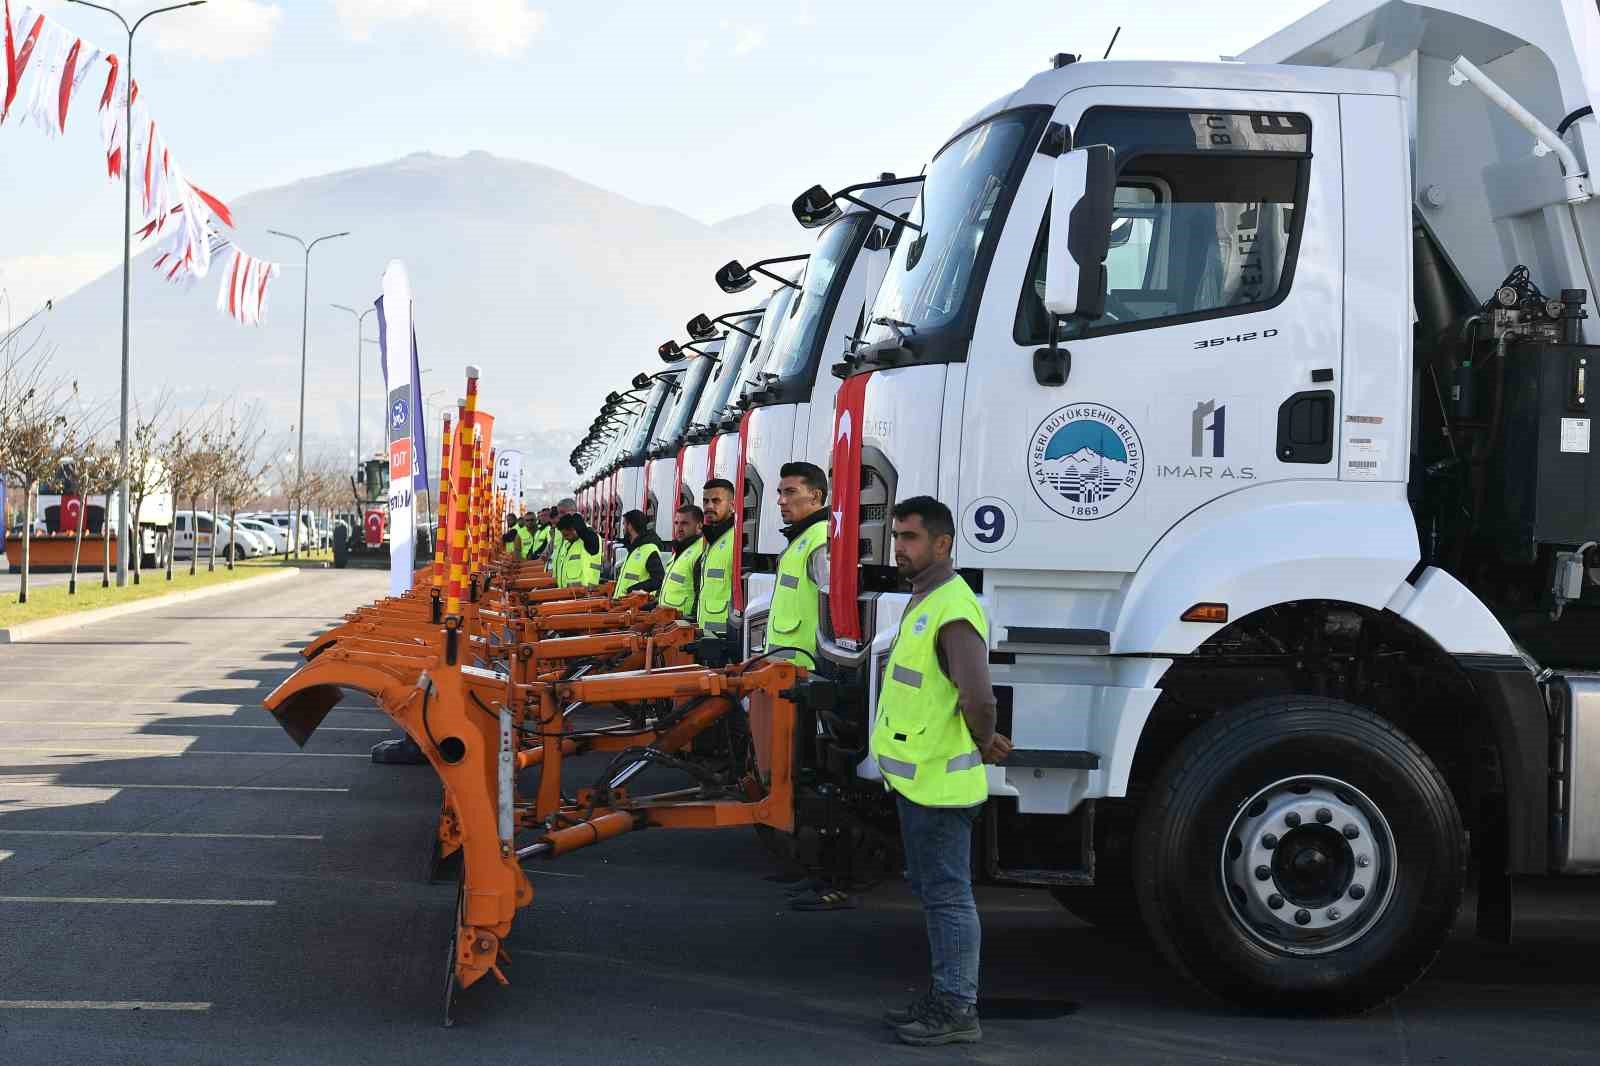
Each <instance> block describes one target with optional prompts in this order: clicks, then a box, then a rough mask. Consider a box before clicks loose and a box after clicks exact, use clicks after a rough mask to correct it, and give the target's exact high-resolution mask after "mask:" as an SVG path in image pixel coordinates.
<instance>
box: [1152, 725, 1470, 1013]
mask: <svg viewBox="0 0 1600 1066" xmlns="http://www.w3.org/2000/svg"><path fill="white" fill-rule="evenodd" d="M1134 859H1135V861H1134V873H1135V887H1136V890H1137V892H1138V898H1139V905H1140V909H1141V911H1142V913H1143V916H1144V921H1145V925H1146V927H1147V928H1148V929H1149V932H1150V936H1151V939H1152V940H1154V942H1155V943H1156V945H1157V947H1159V948H1160V949H1161V951H1162V953H1163V954H1164V955H1166V957H1167V958H1168V959H1169V960H1170V961H1171V962H1172V963H1173V965H1174V966H1175V967H1177V969H1178V970H1179V971H1180V972H1182V973H1183V974H1184V975H1185V976H1187V977H1188V978H1190V979H1191V980H1193V981H1194V982H1195V983H1197V984H1199V985H1200V986H1201V987H1203V988H1205V989H1207V990H1208V991H1210V992H1212V993H1214V994H1215V995H1217V996H1219V997H1221V998H1223V999H1226V1000H1230V1001H1232V1002H1235V1003H1238V1004H1241V1005H1244V1006H1248V1007H1252V1008H1268V1009H1272V1010H1285V1011H1292V1012H1303V1013H1319V1014H1329V1013H1346V1012H1356V1011H1363V1010H1369V1009H1371V1008H1373V1007H1376V1006H1378V1005H1380V1004H1382V1003H1385V1002H1387V1001H1388V1000H1390V999H1392V998H1394V997H1395V996H1397V995H1399V994H1400V992H1402V991H1403V990H1404V989H1405V988H1406V987H1407V986H1408V985H1410V984H1411V983H1412V982H1413V981H1415V980H1416V979H1417V978H1419V977H1421V976H1422V974H1423V973H1424V972H1426V971H1427V969H1428V967H1429V966H1430V965H1431V964H1432V963H1433V960H1434V959H1435V958H1436V957H1437V956H1438V954H1439V950H1440V948H1441V947H1443V945H1444V942H1445V940H1446V938H1447V937H1448V936H1449V934H1450V930H1451V927H1452V926H1453V924H1454V922H1455V918H1456V912H1457V910H1458V909H1459V908H1460V905H1461V894H1462V889H1463V886H1464V885H1465V882H1466V864H1467V845H1466V840H1465V834H1464V832H1463V830H1462V826H1461V815H1460V812H1459V811H1458V810H1457V809H1456V804H1455V799H1454V797H1453V796H1452V795H1451V792H1450V787H1449V785H1448V784H1447V783H1446V782H1445V780H1444V778H1443V776H1442V775H1441V774H1440V773H1439V771H1438V769H1437V768H1436V767H1435V766H1434V765H1433V762H1432V761H1431V760H1430V759H1429V758H1428V757H1427V755H1426V754H1424V753H1423V751H1422V750H1421V749H1420V748H1418V747H1417V746H1416V744H1414V743H1413V742H1412V741H1411V740H1410V739H1409V738H1408V737H1406V736H1405V734H1403V733H1402V732H1401V731H1400V730H1399V729H1397V728H1396V727H1395V726H1394V725H1393V724H1392V723H1390V722H1387V721H1385V720H1384V719H1382V718H1379V717H1378V716H1377V715H1375V714H1372V713H1371V712H1370V711H1366V710H1363V709H1362V708H1360V707H1356V706H1353V705H1351V704H1348V703H1342V702H1340V701H1338V700H1331V699H1323V698H1319V697H1315V696H1278V697H1271V698H1267V699H1262V700H1256V701H1252V702H1251V703H1248V704H1245V705H1244V706H1243V707H1240V708H1239V709H1237V710H1236V711H1234V712H1231V713H1229V714H1225V715H1223V716H1221V717H1219V718H1217V719H1215V720H1213V721H1211V722H1209V723H1207V724H1206V725H1205V726H1203V727H1201V728H1200V729H1199V730H1197V731H1196V732H1195V733H1194V734H1192V735H1191V736H1189V737H1188V738H1187V739H1186V740H1185V741H1184V742H1183V743H1182V744H1181V745H1180V746H1179V747H1178V750H1177V751H1175V752H1174V753H1173V754H1172V756H1171V757H1170V758H1169V759H1168V761H1167V763H1166V765H1165V766H1164V767H1163V768H1162V770H1161V772H1160V774H1159V776H1158V777H1157V779H1156V781H1155V783H1154V787H1153V788H1152V789H1151V791H1150V795H1149V799H1148V801H1147V805H1146V807H1145V810H1144V811H1143V813H1142V815H1141V817H1140V822H1139V829H1138V834H1137V837H1136V844H1135V856H1134Z"/></svg>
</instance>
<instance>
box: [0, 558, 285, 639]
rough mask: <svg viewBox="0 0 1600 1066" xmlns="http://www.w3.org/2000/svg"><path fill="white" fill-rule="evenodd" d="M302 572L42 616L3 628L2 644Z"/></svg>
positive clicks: (0, 630) (283, 573)
mask: <svg viewBox="0 0 1600 1066" xmlns="http://www.w3.org/2000/svg"><path fill="white" fill-rule="evenodd" d="M299 572H300V571H299V569H298V568H296V567H289V568H288V569H286V570H279V571H277V572H276V573H271V574H262V575H261V576H260V577H250V578H245V579H244V580H242V581H231V582H229V583H227V584H224V585H212V586H211V587H210V588H203V589H186V590H184V591H182V592H169V593H167V594H166V595H165V596H151V597H150V598H148V599H143V600H137V601H135V602H133V603H119V604H116V605H115V606H112V607H100V608H96V609H95V610H93V611H77V612H75V613H73V614H64V615H60V616H58V617H56V618H41V619H39V620H38V621H37V622H23V623H22V624H20V625H14V626H12V627H11V628H9V629H0V644H20V643H22V642H23V641H27V640H31V639H33V638H34V637H42V636H46V635H48V634H50V633H60V632H62V631H64V630H68V629H77V628H79V627H81V626H86V625H93V624H94V623H95V622H104V621H106V620H107V619H111V618H120V617H122V616H123V615H125V614H138V613H139V612H141V611H154V610H157V609H159V608H161V607H170V606H172V605H173V604H175V603H188V602H190V601H191V600H203V599H205V598H207V597H208V596H220V595H221V594H222V593H224V592H233V591H235V590H236V589H247V588H259V587H261V586H262V585H266V584H270V583H271V582H274V581H284V580H287V579H288V578H291V577H294V576H295V575H296V574H298V573H299Z"/></svg>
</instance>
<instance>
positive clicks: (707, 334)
mask: <svg viewBox="0 0 1600 1066" xmlns="http://www.w3.org/2000/svg"><path fill="white" fill-rule="evenodd" d="M685 328H686V329H687V330H688V331H689V336H691V337H693V338H694V339H695V340H697V341H705V340H710V339H711V338H712V337H713V336H714V335H715V334H716V332H717V327H716V326H714V325H712V324H711V316H710V315H704V314H700V315H695V316H694V317H693V318H691V319H690V320H689V324H688V326H686V327H685Z"/></svg>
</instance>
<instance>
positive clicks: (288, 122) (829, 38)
mask: <svg viewBox="0 0 1600 1066" xmlns="http://www.w3.org/2000/svg"><path fill="white" fill-rule="evenodd" d="M111 2H116V0H111ZM21 6H22V5H21V3H20V2H19V0H12V7H13V9H14V10H19V9H20V7H21ZM43 6H44V8H45V9H46V10H47V11H48V12H49V13H50V14H51V15H52V16H53V17H55V18H56V19H58V20H59V21H60V22H62V23H63V24H65V25H67V26H68V27H69V28H71V29H74V30H76V31H78V32H80V33H82V34H83V35H85V36H86V37H89V38H90V39H91V40H93V41H95V42H96V43H97V44H99V45H100V46H101V47H104V48H108V49H113V50H116V51H118V52H120V51H122V49H123V44H122V37H121V33H122V31H121V29H120V28H119V27H118V26H117V25H116V23H115V20H114V19H112V18H111V17H110V16H109V15H106V14H102V13H100V12H96V11H92V10H88V9H84V8H79V7H72V6H69V5H67V4H65V3H63V2H60V0H52V2H47V3H45V4H44V5H43ZM120 6H121V8H122V9H123V10H124V11H126V12H129V13H131V14H139V13H142V12H144V11H147V10H150V9H151V8H154V7H157V6H160V5H159V4H158V3H156V2H153V0H132V2H128V0H124V2H122V3H121V4H120ZM1315 6H1316V5H1315V4H1314V3H1310V2H1307V0H1279V2H1267V0H1202V2H1199V3H1187V4H1174V3H1171V2H1155V0H1124V2H1121V3H1114V4H1103V5H1093V6H1092V7H1091V6H1090V5H1081V4H1066V3H1061V2H1060V0H1054V2H1045V0H994V2H990V3H984V4H976V3H971V2H966V0H962V2H956V3H947V2H940V0H931V2H930V0H920V2H913V0H812V2H809V3H808V2H802V0H791V2H787V3H780V4H764V3H749V2H746V3H742V4H735V3H725V2H713V0H703V2H660V0H654V2H645V0H622V2H610V3H608V2H604V0H600V2H594V0H589V2H583V3H579V2H570V3H569V2H564V0H212V2H211V3H210V4H209V5H208V6H207V7H203V8H195V9H191V10H185V11H178V12H174V13H171V14H166V15H160V16H157V17H156V18H155V19H152V20H151V21H150V22H149V23H147V24H146V26H145V28H144V29H142V30H141V31H140V35H139V38H138V41H139V46H138V49H137V50H136V52H135V57H134V58H135V73H136V74H137V76H138V79H139V82H140V85H141V92H142V94H143V95H144V98H145V99H147V100H148V101H149V103H150V108H151V114H152V116H153V117H154V118H155V119H156V122H157V124H158V125H159V126H160V128H161V129H162V130H163V131H164V135H165V137H166V140H167V143H168V145H169V147H170V149H171V151H172V154H173V156H174V157H175V158H177V159H179V160H180V161H181V162H182V164H183V167H184V170H185V172H186V174H187V176H188V177H189V178H190V179H191V180H192V181H194V182H195V183H196V184H198V185H201V186H203V187H205V188H207V189H209V190H210V191H212V192H214V193H216V194H218V195H220V196H222V197H224V198H228V197H233V196H239V195H241V194H243V193H247V192H250V191H252V190H255V189H259V188H263V187H267V186H273V185H279V184H283V183H285V182H289V181H292V180H294V179H296V178H301V177H306V176H310V175H315V174H321V173H325V172H327V171H331V170H338V169H341V168H346V167H355V166H361V165H365V164H370V163H376V162H381V161H384V160H388V159H392V158H394V157H397V156H402V155H405V154H407V153H410V152H414V151H419V150H426V151H433V152H438V153H441V154H446V155H459V154H461V153H464V152H466V151H469V150H472V149H484V150H486V151H489V152H492V153H495V154H499V155H505V156H512V157H516V158H521V159H529V160H534V161H537V162H541V163H545V164H548V165H550V166H554V167H557V168H560V169H562V170H565V171H567V172H569V173H571V174H573V175H575V176H577V177H579V178H581V179H583V180H586V181H589V182H592V183H594V184H596V185H600V186H603V187H606V188H608V189H612V190H614V191H616V192H620V193H622V194H624V195H625V196H629V197H631V198H633V199H636V200H640V201H644V202H649V203H658V204H665V205H667V206H670V207H674V208H677V209H678V210H681V211H683V212H685V213H687V214H690V215H693V216H695V217H697V218H700V219H702V220H705V221H716V220H719V219H722V218H726V217H728V216H731V215H736V214H740V213H742V212H745V211H749V210H752V209H754V208H756V207H759V206H761V205H763V204H768V203H785V204H787V203H788V202H789V201H790V200H791V199H792V198H793V197H794V196H795V195H796V194H797V193H798V192H800V190H801V189H803V188H805V187H807V186H808V185H810V184H812V183H813V182H817V181H820V182H823V183H825V184H829V185H842V184H846V183H849V182H852V181H859V180H863V179H866V178H870V177H873V176H876V174H877V173H878V172H879V171H884V170H892V171H895V172H897V173H915V172H916V171H917V170H919V169H920V168H921V166H922V165H923V163H924V162H925V161H926V159H927V157H928V155H929V154H930V153H931V152H932V151H933V150H934V149H935V148H937V147H938V146H939V145H940V144H941V143H942V142H943V141H944V140H945V139H946V138H947V137H948V136H949V135H950V133H952V132H953V131H954V129H955V127H956V125H957V124H958V123H959V122H960V121H961V120H962V119H963V118H964V117H966V116H967V115H969V114H971V113H972V112H973V111H975V110H976V109H978V108H979V107H981V106H982V105H984V104H985V103H987V102H988V101H990V100H992V99H994V98H995V97H997V96H999V95H1001V94H1003V93H1006V92H1009V91H1010V90H1012V89H1013V88H1015V87H1017V86H1018V85H1020V84H1021V83H1022V82H1023V81H1024V80H1026V78H1028V77H1029V76H1030V75H1032V74H1033V73H1035V72H1036V71H1038V70H1041V69H1043V68H1044V66H1045V64H1046V60H1047V58H1048V56H1049V55H1050V54H1052V53H1054V52H1059V51H1070V52H1083V53H1091V54H1093V55H1094V56H1099V54H1100V53H1101V52H1103V51H1104V49H1105V46H1106V43H1107V42H1108V41H1109V40H1110V38H1111V34H1112V31H1113V30H1114V29H1115V27H1116V26H1117V25H1118V24H1119V23H1121V24H1122V26H1123V30H1122V36H1121V39H1120V40H1119V41H1118V42H1117V46H1116V51H1115V53H1114V55H1115V56H1116V57H1117V58H1129V59H1131V58H1190V59H1215V58H1216V57H1217V56H1218V55H1226V54H1232V53H1234V52H1238V51H1241V50H1243V49H1244V48H1245V47H1246V46H1248V45H1249V44H1252V43H1254V42H1255V41H1258V40H1260V39H1261V38H1263V37H1265V36H1266V35H1268V34H1269V33H1271V32H1273V31H1275V30H1277V29H1278V28H1280V27H1281V26H1283V25H1286V24H1287V23H1288V22H1290V21H1293V20H1294V19H1295V18H1298V17H1299V16H1301V15H1303V14H1304V13H1306V12H1307V11H1309V10H1311V9H1312V8H1313V7H1315ZM86 102H87V103H88V106H87V107H85V106H83V105H84V104H85V103H86ZM76 106H77V108H78V110H77V111H76V113H75V115H74V118H73V120H72V121H69V129H68V134H67V136H66V137H64V138H60V139H57V140H49V139H47V138H45V137H44V136H43V135H42V134H41V133H40V132H39V131H37V130H36V129H34V128H33V127H31V126H28V127H21V126H19V125H18V123H17V120H16V118H15V117H13V118H12V119H11V120H10V121H9V122H8V123H7V124H6V125H5V126H4V127H0V189H4V191H5V194H4V196H3V197H0V287H3V288H9V289H10V290H11V293H12V296H13V300H14V302H15V303H16V304H17V305H22V306H29V305H33V304H35V303H36V302H37V301H38V300H41V299H43V298H44V297H46V296H61V295H65V293H66V292H67V291H70V289H72V288H73V287H75V286H76V285H78V284H81V283H82V282H83V281H85V280H87V279H88V278H89V277H92V276H93V275H95V274H97V273H99V271H101V270H103V269H105V268H107V267H109V266H112V265H114V264H116V263H117V262H119V261H120V257H121V245H120V240H121V238H120V236H119V229H118V226H119V223H120V217H121V208H122V202H121V196H120V189H119V188H118V187H117V185H116V184H115V183H112V182H108V181H107V180H106V178H105V172H104V167H103V162H102V153H101V147H100V129H99V122H98V120H97V116H96V115H95V113H94V110H93V101H91V100H89V98H88V96H87V95H85V96H84V97H80V98H79V101H78V104H77V105H76ZM396 221H397V224H398V223H399V222H400V221H401V220H400V219H397V220H396ZM280 225H281V227H282V228H285V229H291V230H292V229H293V228H294V227H295V220H294V219H283V220H282V221H281V223H280ZM248 250H250V251H255V252H257V253H258V254H266V255H271V254H274V250H273V249H270V248H253V249H248ZM279 254H281V251H280V252H279ZM195 298H196V299H208V298H209V286H206V287H204V288H203V289H202V290H197V292H196V295H195Z"/></svg>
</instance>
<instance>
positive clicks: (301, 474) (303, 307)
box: [267, 229, 360, 555]
mask: <svg viewBox="0 0 1600 1066" xmlns="http://www.w3.org/2000/svg"><path fill="white" fill-rule="evenodd" d="M267 232H268V233H270V234H272V235H273V236H274V237H286V238H288V239H289V240H291V241H294V242H295V243H296V244H298V245H299V246H300V247H301V249H302V250H303V251H304V252H305V253H306V276H305V286H304V288H303V290H302V292H301V296H300V421H299V423H298V425H297V428H298V430H299V432H300V439H299V442H298V443H297V444H296V445H295V461H294V491H295V496H296V500H295V506H296V507H297V508H298V506H299V503H300V501H299V499H298V497H299V494H300V491H301V487H302V486H301V483H302V482H303V481H304V480H305V465H306V464H305V452H306V317H307V315H309V314H310V311H311V249H313V248H315V247H316V246H317V245H319V244H321V243H322V242H323V241H331V240H333V239H334V238H336V237H348V236H350V231H349V230H345V231H343V232H341V233H325V234H323V235H322V236H321V237H318V238H316V239H315V240H313V241H312V242H311V243H310V244H307V243H306V242H305V241H303V240H301V239H300V238H299V237H296V236H295V235H294V234H292V233H284V232H283V231H282V230H275V229H269V230H267ZM359 332H360V328H359V326H358V327H357V333H359ZM289 529H290V532H291V533H292V535H293V536H294V542H295V544H294V551H295V554H296V555H299V554H300V512H299V511H298V510H296V511H295V514H294V521H293V522H292V523H291V524H290V526H289Z"/></svg>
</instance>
